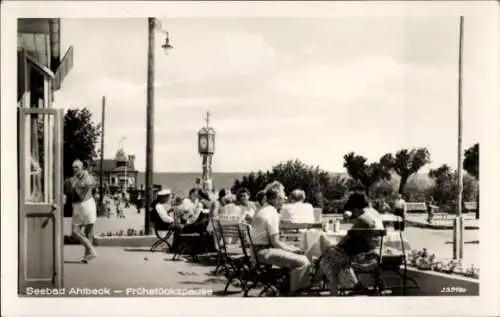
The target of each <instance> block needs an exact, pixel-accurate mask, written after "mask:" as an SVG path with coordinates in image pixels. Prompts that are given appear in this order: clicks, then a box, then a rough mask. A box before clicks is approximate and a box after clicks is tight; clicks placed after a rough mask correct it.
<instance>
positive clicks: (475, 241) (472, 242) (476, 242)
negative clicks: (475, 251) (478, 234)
mask: <svg viewBox="0 0 500 317" xmlns="http://www.w3.org/2000/svg"><path fill="white" fill-rule="evenodd" d="M446 244H453V241H446ZM464 244H479V240H472V241H465V242H464Z"/></svg>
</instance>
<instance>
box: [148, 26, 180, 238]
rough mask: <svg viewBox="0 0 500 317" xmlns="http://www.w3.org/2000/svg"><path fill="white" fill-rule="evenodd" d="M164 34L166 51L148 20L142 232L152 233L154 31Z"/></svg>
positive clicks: (168, 44) (167, 41) (155, 28)
mask: <svg viewBox="0 0 500 317" xmlns="http://www.w3.org/2000/svg"><path fill="white" fill-rule="evenodd" d="M156 30H159V31H161V32H163V33H165V34H166V39H165V43H164V44H163V45H162V48H163V49H164V50H165V51H167V50H169V49H171V48H173V47H172V45H170V39H169V37H168V32H165V31H163V30H162V29H161V27H160V25H159V21H158V20H157V19H156V18H152V17H149V18H148V72H147V74H148V79H147V105H146V188H145V196H146V197H145V198H146V206H145V212H144V231H145V232H146V234H151V233H152V226H151V219H150V214H149V206H150V205H151V203H152V202H153V157H154V152H153V150H154V79H155V78H154V67H155V66H154V65H155V31H156Z"/></svg>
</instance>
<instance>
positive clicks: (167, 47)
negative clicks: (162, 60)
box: [161, 32, 174, 53]
mask: <svg viewBox="0 0 500 317" xmlns="http://www.w3.org/2000/svg"><path fill="white" fill-rule="evenodd" d="M161 48H163V50H165V53H168V51H169V50H171V49H173V48H174V47H173V46H172V45H171V44H170V37H169V36H168V32H167V34H166V37H165V43H163V45H162V46H161Z"/></svg>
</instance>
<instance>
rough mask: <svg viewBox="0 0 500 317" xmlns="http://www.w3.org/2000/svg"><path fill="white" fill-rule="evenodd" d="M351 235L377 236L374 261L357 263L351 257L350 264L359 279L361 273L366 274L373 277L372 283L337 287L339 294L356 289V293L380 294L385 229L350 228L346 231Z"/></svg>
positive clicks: (367, 237)
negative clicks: (376, 250)
mask: <svg viewBox="0 0 500 317" xmlns="http://www.w3.org/2000/svg"><path fill="white" fill-rule="evenodd" d="M347 234H348V235H351V236H352V237H354V238H355V237H360V238H362V239H371V238H379V239H380V245H379V255H375V258H376V262H370V263H357V262H354V261H353V259H352V258H351V260H350V266H351V268H352V269H353V271H354V273H355V275H356V277H357V278H358V280H361V276H362V275H368V276H370V277H371V278H372V279H373V285H369V286H367V285H363V284H360V285H358V286H361V288H359V289H356V290H347V289H339V293H340V294H346V292H347V291H356V293H358V292H361V293H363V294H375V295H381V292H382V289H383V284H384V282H383V280H382V277H381V265H382V256H381V254H382V247H383V244H384V237H385V236H386V235H387V230H386V229H351V230H349V231H348V233H347Z"/></svg>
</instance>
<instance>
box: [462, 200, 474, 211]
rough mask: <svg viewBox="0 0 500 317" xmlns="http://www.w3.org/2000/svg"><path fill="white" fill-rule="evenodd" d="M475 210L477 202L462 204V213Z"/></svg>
mask: <svg viewBox="0 0 500 317" xmlns="http://www.w3.org/2000/svg"><path fill="white" fill-rule="evenodd" d="M476 210H477V202H476V201H466V202H464V210H463V211H464V212H469V211H476Z"/></svg>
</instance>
